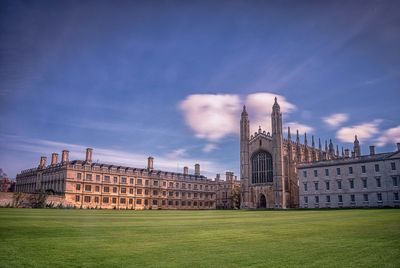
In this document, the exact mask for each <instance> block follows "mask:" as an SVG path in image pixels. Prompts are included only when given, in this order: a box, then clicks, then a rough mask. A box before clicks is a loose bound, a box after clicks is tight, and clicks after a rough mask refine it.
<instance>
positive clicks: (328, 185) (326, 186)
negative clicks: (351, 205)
mask: <svg viewBox="0 0 400 268" xmlns="http://www.w3.org/2000/svg"><path fill="white" fill-rule="evenodd" d="M325 188H326V190H329V188H330V184H329V181H326V182H325Z"/></svg>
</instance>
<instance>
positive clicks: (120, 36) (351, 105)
mask: <svg viewBox="0 0 400 268" xmlns="http://www.w3.org/2000/svg"><path fill="white" fill-rule="evenodd" d="M399 14H400V2H399V1H389V0H387V1H40V0H39V1H18V0H13V1H7V0H5V1H1V2H0V168H2V169H3V170H4V172H6V173H7V174H8V175H9V176H11V177H15V175H16V174H17V173H18V172H20V171H21V170H23V169H28V168H32V167H36V166H37V165H38V163H39V158H40V156H42V155H44V156H47V157H48V161H50V155H51V153H52V152H57V153H59V154H61V150H63V149H67V150H69V151H70V152H71V154H70V159H84V157H85V148H87V147H91V148H93V149H94V153H93V159H94V160H95V161H99V162H102V163H112V164H117V165H124V166H133V167H138V168H144V167H145V166H146V162H147V157H148V156H153V157H154V158H155V159H154V168H155V169H162V170H168V171H173V172H176V171H180V172H181V171H182V169H183V167H184V166H189V170H190V172H193V171H194V164H195V163H199V164H200V165H201V170H202V173H203V174H204V175H206V176H207V177H209V178H214V177H215V174H216V173H224V172H225V171H227V170H229V171H234V172H235V173H236V174H239V134H238V133H239V120H240V113H241V109H242V106H243V105H246V106H247V110H248V113H249V117H250V121H251V132H254V131H256V130H257V129H258V127H259V126H261V127H262V129H265V130H266V131H270V129H271V123H270V113H271V109H272V104H273V99H274V97H275V96H277V97H278V102H279V103H280V105H281V110H282V112H283V121H284V126H285V127H287V126H290V127H291V130H292V136H293V133H294V132H295V131H296V129H299V132H300V134H301V135H302V136H301V140H302V141H303V134H304V132H307V136H308V137H309V139H311V136H312V135H314V136H315V139H316V140H317V139H318V138H321V140H322V142H324V141H325V140H329V139H332V141H333V143H334V144H335V145H336V144H338V145H339V146H340V148H341V147H342V146H343V147H344V148H350V149H351V148H352V142H353V140H354V135H358V138H359V140H360V143H361V148H362V153H364V154H367V153H368V152H369V149H368V146H369V145H376V146H377V147H376V151H377V152H378V153H379V152H387V151H395V150H396V145H395V144H396V142H400V116H399V114H400V104H399V100H400V49H399V48H400V16H399ZM285 131H286V130H285ZM309 143H310V140H309Z"/></svg>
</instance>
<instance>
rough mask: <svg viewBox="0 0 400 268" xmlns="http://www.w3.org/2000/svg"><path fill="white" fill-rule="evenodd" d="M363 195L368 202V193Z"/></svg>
mask: <svg viewBox="0 0 400 268" xmlns="http://www.w3.org/2000/svg"><path fill="white" fill-rule="evenodd" d="M363 197H364V202H368V194H364V195H363Z"/></svg>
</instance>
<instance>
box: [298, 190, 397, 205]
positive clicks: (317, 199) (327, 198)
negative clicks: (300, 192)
mask: <svg viewBox="0 0 400 268" xmlns="http://www.w3.org/2000/svg"><path fill="white" fill-rule="evenodd" d="M369 196H370V195H369V194H363V195H362V197H363V201H364V202H368V201H369ZM337 197H338V198H337V200H338V203H343V195H338V196H337ZM308 198H309V197H308V196H304V203H305V204H308ZM376 199H377V201H378V202H382V193H377V194H376ZM393 199H394V200H395V201H399V193H397V192H395V193H393ZM320 201H321V200H320V197H319V196H314V203H319V202H320ZM355 201H356V196H355V195H354V194H351V195H350V202H355ZM325 202H326V203H330V202H331V196H330V195H326V196H325Z"/></svg>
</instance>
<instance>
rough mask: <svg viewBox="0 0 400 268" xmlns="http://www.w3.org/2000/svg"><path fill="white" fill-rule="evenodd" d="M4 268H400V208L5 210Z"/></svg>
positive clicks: (0, 231)
mask: <svg viewBox="0 0 400 268" xmlns="http://www.w3.org/2000/svg"><path fill="white" fill-rule="evenodd" d="M0 266H1V267H128V266H130V267H267V266H268V267H295V266H296V267H298V266H303V267H400V210H399V209H397V210H396V209H381V210H378V209H377V210H372V209H371V210H314V211H305V210H303V211H301V210H298V211H105V210H57V209H37V210H35V209H0Z"/></svg>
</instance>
